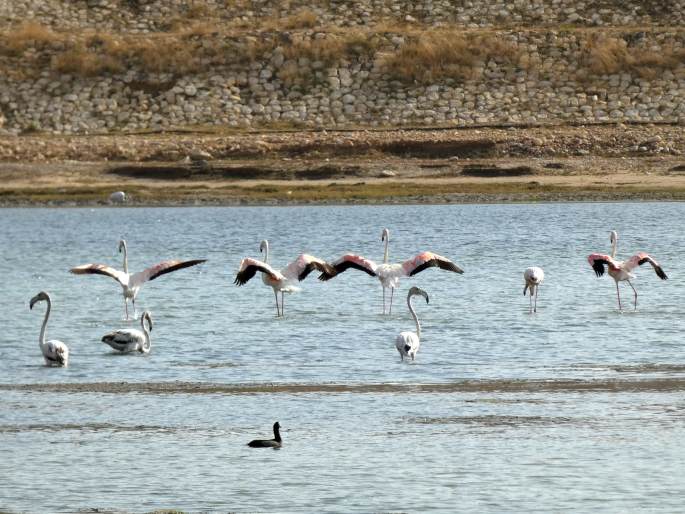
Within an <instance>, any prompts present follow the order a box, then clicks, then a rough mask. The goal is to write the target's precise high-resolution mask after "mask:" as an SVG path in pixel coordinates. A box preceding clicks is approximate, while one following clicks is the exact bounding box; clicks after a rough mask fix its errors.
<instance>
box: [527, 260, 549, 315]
mask: <svg viewBox="0 0 685 514" xmlns="http://www.w3.org/2000/svg"><path fill="white" fill-rule="evenodd" d="M523 279H524V280H525V281H526V285H525V287H524V288H523V296H526V290H528V294H529V295H530V308H529V310H528V313H529V314H531V313H533V312H537V311H538V289H539V287H540V284H542V281H543V280H545V272H544V271H542V268H538V267H537V266H532V267H530V268H526V271H524V272H523ZM533 296H535V305H533Z"/></svg>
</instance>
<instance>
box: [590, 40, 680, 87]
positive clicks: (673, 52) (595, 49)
mask: <svg viewBox="0 0 685 514" xmlns="http://www.w3.org/2000/svg"><path fill="white" fill-rule="evenodd" d="M580 63H581V64H582V65H583V67H584V68H585V69H586V70H587V72H588V73H590V74H592V75H610V74H613V73H621V72H628V73H634V74H637V75H639V76H641V77H643V78H654V77H656V76H657V75H658V74H659V72H660V71H663V70H664V69H674V68H676V67H678V66H683V65H684V64H685V49H684V48H675V47H673V46H672V45H669V46H666V47H664V48H659V49H658V50H657V49H653V48H645V47H639V46H629V45H628V42H627V41H626V40H625V39H623V38H619V37H612V36H606V35H603V34H594V33H593V34H591V35H589V36H588V37H587V38H586V39H585V41H584V44H583V47H582V49H581V55H580Z"/></svg>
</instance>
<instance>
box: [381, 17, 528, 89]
mask: <svg viewBox="0 0 685 514" xmlns="http://www.w3.org/2000/svg"><path fill="white" fill-rule="evenodd" d="M520 55H521V53H520V51H519V49H518V47H517V45H516V44H515V43H513V42H511V41H506V40H504V39H502V38H500V37H498V35H496V34H478V35H472V34H469V35H467V34H464V33H463V32H461V31H456V30H443V31H426V32H423V33H421V34H420V35H418V36H417V37H414V38H413V39H412V40H411V41H409V42H408V43H406V44H405V45H403V46H402V47H400V48H399V50H398V51H397V52H394V53H391V54H387V55H385V56H384V57H383V58H382V62H383V65H384V66H385V67H386V69H387V70H388V72H389V73H391V74H392V75H393V76H394V77H395V78H397V79H400V80H405V81H411V82H417V83H420V84H426V83H435V82H437V81H442V80H445V79H452V80H455V81H457V82H463V81H465V80H472V79H475V78H477V76H478V69H479V68H480V67H481V66H483V65H485V64H486V63H487V62H488V61H490V60H494V61H495V62H497V63H500V64H502V63H504V64H510V65H514V64H516V63H517V62H518V61H519V58H520Z"/></svg>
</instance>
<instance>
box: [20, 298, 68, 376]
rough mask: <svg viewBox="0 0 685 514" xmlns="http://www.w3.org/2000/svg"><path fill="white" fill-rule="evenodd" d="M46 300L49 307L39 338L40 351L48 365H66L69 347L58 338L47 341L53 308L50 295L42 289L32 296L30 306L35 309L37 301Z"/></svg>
mask: <svg viewBox="0 0 685 514" xmlns="http://www.w3.org/2000/svg"><path fill="white" fill-rule="evenodd" d="M43 300H45V301H46V302H48V308H47V309H46V310H45V319H43V326H42V327H41V329H40V338H39V339H38V344H39V345H40V351H41V352H43V358H44V359H45V364H46V366H64V367H67V366H68V365H69V348H68V347H67V345H66V344H64V343H63V342H62V341H57V340H56V339H51V340H50V341H47V342H46V341H45V328H46V327H47V325H48V318H50V309H51V308H52V300H51V299H50V295H49V294H48V293H46V292H45V291H41V292H40V293H38V294H37V295H36V296H34V297H33V298H31V302H29V308H30V309H32V310H33V306H34V305H35V304H36V302H40V301H43Z"/></svg>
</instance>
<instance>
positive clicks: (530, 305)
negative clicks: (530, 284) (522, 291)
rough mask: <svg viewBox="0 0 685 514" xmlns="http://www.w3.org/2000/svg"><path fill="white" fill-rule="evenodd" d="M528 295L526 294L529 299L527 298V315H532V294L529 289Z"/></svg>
mask: <svg viewBox="0 0 685 514" xmlns="http://www.w3.org/2000/svg"><path fill="white" fill-rule="evenodd" d="M528 293H529V294H528V297H529V298H528V304H529V307H528V314H533V294H532V292H531V291H530V289H529V290H528Z"/></svg>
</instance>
